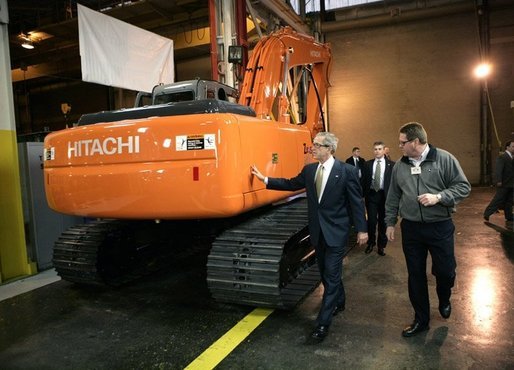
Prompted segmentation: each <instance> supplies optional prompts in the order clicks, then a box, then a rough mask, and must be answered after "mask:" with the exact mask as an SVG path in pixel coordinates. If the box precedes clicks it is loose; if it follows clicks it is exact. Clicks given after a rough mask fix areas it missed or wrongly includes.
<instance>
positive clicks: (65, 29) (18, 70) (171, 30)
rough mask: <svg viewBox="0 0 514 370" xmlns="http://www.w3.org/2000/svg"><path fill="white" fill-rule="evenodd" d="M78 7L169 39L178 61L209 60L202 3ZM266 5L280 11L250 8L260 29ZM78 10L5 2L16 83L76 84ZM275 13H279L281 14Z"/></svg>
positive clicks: (142, 0)
mask: <svg viewBox="0 0 514 370" xmlns="http://www.w3.org/2000/svg"><path fill="white" fill-rule="evenodd" d="M79 3H80V4H81V5H84V6H86V7H88V8H90V9H93V10H97V11H101V12H102V13H103V14H106V15H109V16H111V17H114V18H117V19H119V20H122V21H124V22H127V23H129V24H132V25H134V26H137V27H140V28H143V29H146V30H148V31H151V32H154V33H156V34H159V35H161V36H164V37H168V38H171V39H173V40H174V41H175V60H176V61H182V60H187V59H190V58H197V57H200V56H209V55H210V43H209V36H208V27H209V8H208V2H207V1H205V0H132V1H120V0H118V1H113V0H80V1H79ZM264 3H265V4H272V5H273V4H275V3H277V4H279V5H280V3H281V2H280V1H277V0H263V1H262V2H261V1H258V2H255V3H254V6H255V9H254V10H255V12H256V13H257V16H256V18H258V19H260V20H261V21H263V23H262V24H266V21H269V20H270V19H271V17H276V14H274V13H273V11H272V10H270V9H268V8H267V7H266V6H265V5H263V4H264ZM76 4H77V2H76V1H63V0H16V1H14V0H11V1H8V11H9V25H8V29H9V48H10V56H11V69H12V70H13V81H14V82H17V81H20V80H28V79H33V78H41V77H47V78H48V77H52V76H55V77H61V78H67V77H70V78H76V76H77V74H79V73H80V56H79V44H78V22H77V5H76ZM275 11H277V9H275ZM277 12H278V13H280V9H278V11H277ZM277 19H279V18H278V17H277ZM299 19H300V18H299V17H297V18H296V20H299ZM282 24H287V23H282ZM206 31H207V33H206ZM26 41H29V42H30V43H32V45H33V46H34V48H33V49H25V48H23V47H22V46H21V45H22V44H23V43H26Z"/></svg>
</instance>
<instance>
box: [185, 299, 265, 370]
mask: <svg viewBox="0 0 514 370" xmlns="http://www.w3.org/2000/svg"><path fill="white" fill-rule="evenodd" d="M272 312H273V309H271V308H256V309H255V310H253V311H252V312H250V313H249V314H248V315H246V317H245V318H243V319H242V320H241V321H239V322H238V323H237V324H236V326H234V327H233V328H232V329H230V330H229V331H228V332H227V333H225V334H224V335H223V336H222V337H221V338H220V339H218V340H217V341H216V342H214V343H213V344H212V345H211V346H210V347H209V348H207V349H206V350H205V351H204V352H203V353H202V354H201V355H200V356H198V357H197V358H196V359H195V360H194V361H193V362H191V363H190V364H189V365H187V367H186V368H185V370H207V369H214V368H215V367H216V365H218V364H219V363H220V362H221V361H223V359H224V358H225V357H227V356H228V355H229V354H230V352H232V351H233V350H234V348H236V347H237V346H238V345H239V343H241V342H242V341H243V340H244V339H245V338H246V337H247V336H248V335H250V333H251V332H252V331H254V330H255V328H257V327H258V326H259V325H260V324H261V323H262V322H263V321H264V320H266V318H267V317H268V316H269V315H270V314H271V313H272Z"/></svg>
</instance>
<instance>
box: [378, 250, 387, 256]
mask: <svg viewBox="0 0 514 370" xmlns="http://www.w3.org/2000/svg"><path fill="white" fill-rule="evenodd" d="M377 253H378V254H379V255H380V256H385V255H386V254H385V252H384V248H378V252H377Z"/></svg>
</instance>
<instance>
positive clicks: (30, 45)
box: [19, 32, 34, 49]
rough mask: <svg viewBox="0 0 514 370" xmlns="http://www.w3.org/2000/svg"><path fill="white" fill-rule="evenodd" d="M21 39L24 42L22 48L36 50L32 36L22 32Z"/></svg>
mask: <svg viewBox="0 0 514 370" xmlns="http://www.w3.org/2000/svg"><path fill="white" fill-rule="evenodd" d="M19 37H20V39H21V40H22V42H21V46H22V47H23V48H25V49H34V44H33V42H32V38H31V37H30V34H28V33H23V32H22V33H21V35H20V36H19Z"/></svg>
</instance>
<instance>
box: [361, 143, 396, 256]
mask: <svg viewBox="0 0 514 370" xmlns="http://www.w3.org/2000/svg"><path fill="white" fill-rule="evenodd" d="M373 155H374V156H375V158H374V159H371V160H369V161H367V162H366V167H365V171H364V181H363V182H364V187H363V191H364V198H365V199H366V210H367V213H368V236H369V238H368V247H367V248H366V250H365V252H366V253H371V251H372V250H373V247H374V246H375V245H377V246H378V251H377V252H378V254H379V255H380V256H385V252H384V248H385V247H386V245H387V236H386V223H385V201H386V197H387V192H388V190H389V184H390V183H391V173H392V171H393V167H394V162H393V161H390V160H389V159H388V158H386V157H385V146H384V143H383V142H382V141H376V142H374V143H373ZM377 225H378V233H377Z"/></svg>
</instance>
